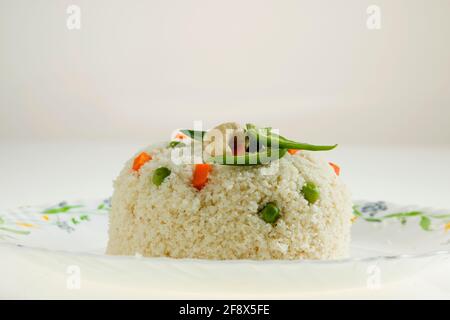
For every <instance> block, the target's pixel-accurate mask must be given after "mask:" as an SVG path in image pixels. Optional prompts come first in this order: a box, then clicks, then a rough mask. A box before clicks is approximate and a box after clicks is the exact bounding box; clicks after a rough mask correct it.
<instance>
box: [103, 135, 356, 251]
mask: <svg viewBox="0 0 450 320" xmlns="http://www.w3.org/2000/svg"><path fill="white" fill-rule="evenodd" d="M286 141H287V140H286ZM290 142H291V141H290ZM282 143H285V142H283V141H281V142H280V146H281V147H283V146H284V145H283V144H282ZM290 145H294V144H290ZM294 146H295V145H294ZM173 147H175V146H174V145H171V146H169V144H165V145H161V146H157V147H154V146H153V147H148V148H146V149H145V150H143V151H142V152H141V153H139V154H137V155H136V156H135V157H133V158H132V159H130V160H129V161H128V162H127V163H126V164H125V168H124V169H123V170H122V172H121V173H120V175H119V177H118V178H117V179H116V180H115V182H114V194H113V197H112V209H111V213H110V223H109V242H108V247H107V253H108V254H112V255H135V254H142V255H143V256H149V257H172V258H199V259H220V260H223V259H257V260H261V259H338V258H344V257H346V256H348V254H349V243H350V226H351V217H352V202H351V199H350V195H349V192H348V191H347V189H346V187H345V186H344V184H343V183H342V182H341V180H340V178H339V177H338V175H337V174H336V173H337V171H335V170H333V167H332V166H330V164H329V163H328V162H326V161H325V160H322V159H321V158H319V157H317V156H316V154H314V152H311V151H306V150H300V151H298V152H288V153H286V154H283V156H280V159H276V160H272V161H271V162H270V163H268V164H261V165H245V166H233V165H231V166H229V165H222V164H209V165H204V166H205V167H206V168H202V167H199V165H195V164H175V163H174V162H173V161H172V160H171V152H172V150H173V149H172V148H173ZM281 147H280V148H281ZM298 149H300V148H298ZM309 150H311V149H309ZM290 151H291V150H290ZM143 155H146V156H143ZM161 168H165V169H161ZM268 171H272V173H271V174H268V173H267V172H268Z"/></svg>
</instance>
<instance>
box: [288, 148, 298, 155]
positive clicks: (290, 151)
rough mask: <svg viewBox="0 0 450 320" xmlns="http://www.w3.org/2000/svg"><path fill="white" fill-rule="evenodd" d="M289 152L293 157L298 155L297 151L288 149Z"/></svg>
mask: <svg viewBox="0 0 450 320" xmlns="http://www.w3.org/2000/svg"><path fill="white" fill-rule="evenodd" d="M288 152H289V153H290V154H292V155H294V154H296V153H297V152H298V150H296V149H288Z"/></svg>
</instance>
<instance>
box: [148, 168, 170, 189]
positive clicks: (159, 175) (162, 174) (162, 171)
mask: <svg viewBox="0 0 450 320" xmlns="http://www.w3.org/2000/svg"><path fill="white" fill-rule="evenodd" d="M170 173H171V171H170V169H168V168H166V167H161V168H158V169H156V170H155V172H154V173H153V178H152V181H153V184H154V185H155V186H160V185H161V183H163V182H164V179H166V178H167V177H168V176H170Z"/></svg>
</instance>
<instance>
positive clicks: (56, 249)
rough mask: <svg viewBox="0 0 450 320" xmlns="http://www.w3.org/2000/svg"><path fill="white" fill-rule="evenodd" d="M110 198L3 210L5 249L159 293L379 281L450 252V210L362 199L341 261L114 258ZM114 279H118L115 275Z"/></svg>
mask: <svg viewBox="0 0 450 320" xmlns="http://www.w3.org/2000/svg"><path fill="white" fill-rule="evenodd" d="M109 206H110V204H109V201H108V200H93V201H86V200H82V201H73V202H61V203H59V204H55V205H43V206H24V207H20V208H17V209H15V210H7V211H3V212H1V213H0V253H1V255H2V256H3V257H5V256H7V257H9V258H11V259H14V258H16V259H20V261H21V262H22V263H24V264H28V265H29V266H30V267H33V270H34V271H33V272H35V274H36V276H39V275H47V276H48V274H51V272H52V270H61V268H64V267H70V266H82V270H83V280H84V281H95V282H96V283H99V282H101V283H103V284H106V285H111V286H119V287H121V288H125V287H127V288H135V289H138V288H141V289H146V290H147V291H148V290H154V291H155V292H158V290H161V288H164V290H165V292H177V293H195V292H205V290H206V291H208V292H211V293H214V292H215V293H227V292H237V291H238V292H241V293H242V292H248V293H251V292H258V293H262V294H263V293H273V292H274V290H279V291H280V292H283V293H289V292H299V291H317V290H324V289H327V290H329V289H337V288H339V289H342V288H352V287H361V286H370V285H378V284H379V283H380V282H382V283H387V282H390V281H394V280H399V279H401V278H403V277H405V276H408V275H411V273H414V272H416V271H418V270H421V269H424V268H426V267H427V266H430V265H432V264H433V265H434V264H436V263H439V262H442V261H443V260H444V259H449V258H450V210H434V209H431V208H418V207H416V206H399V205H394V204H390V203H386V202H383V201H378V202H368V201H357V202H356V205H355V222H354V225H353V230H352V245H351V257H350V258H348V259H344V260H335V261H312V260H303V261H301V260H298V261H275V260H274V261H249V260H242V261H207V260H192V259H179V260H177V259H169V258H142V257H138V256H136V257H112V256H106V255H105V254H104V251H105V248H106V243H107V223H108V212H109ZM111 279H114V281H113V282H112V280H111Z"/></svg>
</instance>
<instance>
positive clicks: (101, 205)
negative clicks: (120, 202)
mask: <svg viewBox="0 0 450 320" xmlns="http://www.w3.org/2000/svg"><path fill="white" fill-rule="evenodd" d="M104 208H105V204H104V203H100V204H99V205H98V207H97V210H102V209H104Z"/></svg>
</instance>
